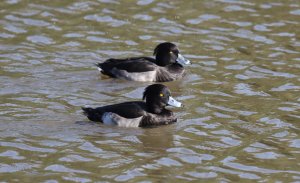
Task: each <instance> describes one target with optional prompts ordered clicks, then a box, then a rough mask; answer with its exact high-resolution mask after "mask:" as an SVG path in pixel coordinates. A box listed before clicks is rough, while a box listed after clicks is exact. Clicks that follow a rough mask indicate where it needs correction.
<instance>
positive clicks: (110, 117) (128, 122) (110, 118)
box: [102, 112, 143, 127]
mask: <svg viewBox="0 0 300 183" xmlns="http://www.w3.org/2000/svg"><path fill="white" fill-rule="evenodd" d="M142 117H143V116H141V117H138V118H129V119H127V118H124V117H122V116H119V115H118V114H115V113H112V112H106V113H104V114H103V115H102V122H103V124H106V125H113V126H120V127H139V124H140V122H141V119H142Z"/></svg>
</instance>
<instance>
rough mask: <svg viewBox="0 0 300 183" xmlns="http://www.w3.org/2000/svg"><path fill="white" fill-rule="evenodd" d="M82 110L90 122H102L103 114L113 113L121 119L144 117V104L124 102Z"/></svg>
mask: <svg viewBox="0 0 300 183" xmlns="http://www.w3.org/2000/svg"><path fill="white" fill-rule="evenodd" d="M82 110H83V111H84V115H86V116H87V117H88V118H89V119H90V120H91V121H98V122H103V121H102V117H103V115H104V114H105V113H114V114H117V115H119V116H120V117H123V118H138V117H141V116H143V115H145V111H146V104H145V103H144V102H124V103H120V104H114V105H108V106H103V107H98V108H85V107H83V108H82Z"/></svg>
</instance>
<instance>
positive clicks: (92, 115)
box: [81, 107, 101, 121]
mask: <svg viewBox="0 0 300 183" xmlns="http://www.w3.org/2000/svg"><path fill="white" fill-rule="evenodd" d="M81 109H82V110H83V114H84V115H85V116H86V117H87V118H88V119H89V120H91V121H99V119H101V118H99V116H98V114H97V112H96V111H95V109H93V108H90V107H82V108H81Z"/></svg>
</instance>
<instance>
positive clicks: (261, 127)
mask: <svg viewBox="0 0 300 183" xmlns="http://www.w3.org/2000/svg"><path fill="white" fill-rule="evenodd" d="M0 6H1V9H0V24H1V27H0V41H1V44H0V48H1V49H0V60H1V61H0V73H1V75H0V78H1V79H0V96H1V102H0V114H1V118H0V119H1V120H0V160H1V161H0V175H1V176H0V179H1V181H3V182H32V181H33V180H34V181H35V182H48V183H50V182H51V183H54V182H97V181H98V182H128V181H130V182H171V181H176V182H187V181H203V182H252V181H257V182H274V181H279V182H299V181H300V168H299V167H300V135H299V134H300V133H299V132H300V124H299V122H300V95H299V93H300V92H299V91H300V77H299V75H300V40H299V38H300V37H299V35H300V31H299V30H300V3H299V1H298V0H286V1H285V0H278V1H273V2H272V1H269V0H254V1H250V0H247V1H241V0H204V1H198V0H194V1H192V0H191V1H179V0H178V1H156V0H138V1H136V0H130V1H117V0H98V1H96V0H95V1H81V0H78V1H74V0H68V1H34V0H33V1H25V0H3V1H1V2H0ZM163 41H170V42H174V43H176V44H177V45H178V46H179V48H180V50H181V52H182V54H183V55H184V56H186V57H187V58H188V59H190V60H191V61H192V62H193V65H191V66H188V67H187V71H188V72H187V75H186V76H185V78H183V79H182V80H180V81H175V82H170V83H166V85H167V86H168V87H169V88H170V89H171V91H172V93H173V95H174V97H175V98H177V99H178V100H180V101H182V102H183V103H184V104H185V108H184V109H172V110H173V111H174V112H175V113H176V115H177V116H178V118H179V120H178V123H176V124H173V125H169V126H163V127H159V128H149V129H142V128H117V127H109V126H103V125H101V124H98V123H92V122H89V121H88V120H87V119H86V118H85V116H83V115H82V113H81V109H80V107H81V106H85V105H89V106H92V107H96V106H101V105H106V104H112V103H117V102H123V101H128V100H137V99H141V95H142V91H143V88H144V87H145V86H146V85H148V84H149V83H136V82H128V81H121V80H115V79H110V78H107V77H105V76H102V75H100V74H99V73H98V71H97V70H96V68H95V66H94V65H93V64H94V63H96V62H102V61H104V60H105V59H107V58H110V57H116V58H119V57H129V56H141V55H147V56H151V55H152V52H153V48H154V47H155V46H156V45H157V44H158V43H160V42H163Z"/></svg>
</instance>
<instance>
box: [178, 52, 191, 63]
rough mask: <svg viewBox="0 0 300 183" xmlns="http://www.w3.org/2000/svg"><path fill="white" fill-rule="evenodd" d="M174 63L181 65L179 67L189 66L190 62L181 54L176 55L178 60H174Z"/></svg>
mask: <svg viewBox="0 0 300 183" xmlns="http://www.w3.org/2000/svg"><path fill="white" fill-rule="evenodd" d="M176 61H177V62H178V63H179V64H181V65H189V64H191V61H189V60H188V59H186V58H184V57H183V56H182V55H181V54H178V58H177V59H176Z"/></svg>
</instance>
